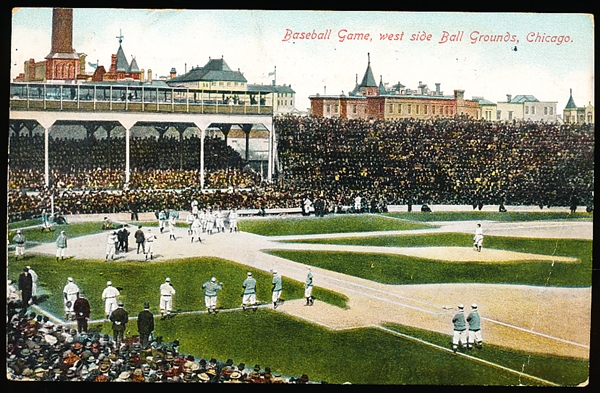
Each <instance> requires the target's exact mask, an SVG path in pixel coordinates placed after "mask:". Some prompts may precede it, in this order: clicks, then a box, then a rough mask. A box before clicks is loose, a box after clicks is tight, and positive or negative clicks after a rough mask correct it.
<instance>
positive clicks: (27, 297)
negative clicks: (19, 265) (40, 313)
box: [19, 267, 33, 310]
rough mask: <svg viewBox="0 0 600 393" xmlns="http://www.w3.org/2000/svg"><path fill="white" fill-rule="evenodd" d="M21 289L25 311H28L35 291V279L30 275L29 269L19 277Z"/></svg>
mask: <svg viewBox="0 0 600 393" xmlns="http://www.w3.org/2000/svg"><path fill="white" fill-rule="evenodd" d="M19 289H20V290H21V301H22V302H23V309H24V310H26V309H27V307H29V303H30V302H31V297H32V291H33V279H32V277H31V274H29V269H27V268H26V267H25V268H23V273H21V274H20V275H19Z"/></svg>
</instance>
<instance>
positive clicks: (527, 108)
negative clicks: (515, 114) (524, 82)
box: [525, 105, 529, 115]
mask: <svg viewBox="0 0 600 393" xmlns="http://www.w3.org/2000/svg"><path fill="white" fill-rule="evenodd" d="M525 114H526V115H528V114H529V107H528V106H527V105H525Z"/></svg>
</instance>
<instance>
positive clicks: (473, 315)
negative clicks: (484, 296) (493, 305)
mask: <svg viewBox="0 0 600 393" xmlns="http://www.w3.org/2000/svg"><path fill="white" fill-rule="evenodd" d="M467 322H468V323H469V337H468V343H467V348H469V349H472V348H473V346H476V347H477V348H481V346H482V343H483V338H482V337H481V319H480V318H479V312H477V304H472V305H471V312H470V313H469V315H468V316H467Z"/></svg>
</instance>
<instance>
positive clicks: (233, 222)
mask: <svg viewBox="0 0 600 393" xmlns="http://www.w3.org/2000/svg"><path fill="white" fill-rule="evenodd" d="M237 221H238V213H237V210H236V209H235V207H234V208H233V209H231V211H230V212H229V233H231V232H233V231H235V232H237V231H238V227H237Z"/></svg>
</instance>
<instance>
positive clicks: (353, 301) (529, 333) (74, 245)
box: [29, 222, 593, 359]
mask: <svg viewBox="0 0 600 393" xmlns="http://www.w3.org/2000/svg"><path fill="white" fill-rule="evenodd" d="M459 224H460V225H459ZM544 224H546V223H545V222H537V223H519V226H521V227H522V228H521V229H515V228H514V225H513V229H512V230H510V236H527V237H535V234H536V233H537V232H540V233H544V234H546V233H548V232H552V233H553V234H554V237H562V236H564V237H572V236H573V235H572V233H573V232H574V231H570V230H569V229H568V228H566V227H565V226H564V225H560V226H557V225H556V223H554V222H548V223H547V224H548V227H549V228H548V227H545V226H544ZM561 224H562V223H561ZM587 224H589V225H587ZM500 225H501V226H500V227H496V228H497V229H498V232H500V231H501V230H504V229H503V228H502V226H503V225H502V224H500ZM575 226H576V227H577V230H576V231H575V232H579V233H582V234H583V236H581V237H583V238H587V237H588V236H591V233H592V230H593V225H592V223H585V225H580V223H575ZM485 227H486V233H490V231H493V230H494V229H493V227H494V225H493V224H490V223H486V224H485ZM505 227H506V226H505ZM461 228H462V231H465V232H471V229H472V228H473V224H472V223H452V224H448V225H446V226H443V227H442V228H440V229H437V231H451V229H452V231H460V230H461ZM536 228H537V229H536ZM505 230H508V228H506V229H505ZM152 231H153V232H157V235H158V237H159V238H158V240H157V242H156V243H155V246H154V258H155V260H156V261H157V262H160V261H162V260H171V259H176V258H186V257H194V256H198V257H200V256H215V257H220V258H224V259H228V260H233V261H235V262H238V263H241V264H245V265H247V266H252V267H254V268H257V269H262V270H265V271H268V270H272V269H277V270H278V272H279V273H280V274H282V275H283V276H286V277H289V278H291V279H294V280H297V281H300V282H304V280H305V278H306V272H307V269H306V268H307V266H306V265H303V264H300V263H296V262H293V261H289V260H286V259H283V258H279V257H276V256H272V255H268V254H266V253H265V252H264V250H268V249H298V248H299V249H305V250H306V249H323V250H338V251H352V252H392V253H399V254H403V255H413V256H418V257H427V256H424V255H429V257H431V258H434V259H446V258H447V259H448V260H457V259H458V260H460V261H464V262H469V261H474V262H481V261H484V260H485V261H489V262H495V263H499V262H503V263H510V262H511V261H515V260H520V261H523V260H534V259H538V260H539V259H545V260H547V261H548V262H549V263H552V262H559V261H560V262H575V261H573V260H572V259H570V258H566V259H562V258H557V257H552V256H540V255H536V254H526V253H514V252H508V251H502V250H489V249H485V248H484V249H483V250H482V252H481V253H479V252H477V251H474V250H473V249H472V248H470V247H431V248H414V249H413V248H393V247H356V246H331V245H317V244H297V243H280V242H277V241H276V240H279V239H281V238H266V237H263V236H258V235H253V234H249V233H244V232H238V233H228V232H227V233H215V234H213V235H207V234H203V235H202V243H198V242H195V243H191V242H190V237H189V236H188V235H187V229H185V228H176V232H175V233H176V236H177V240H176V241H173V240H169V234H168V233H167V232H165V233H163V234H160V232H159V231H158V229H157V228H156V227H153V228H152ZM429 231H431V230H429ZM388 234H389V233H388ZM67 235H68V232H67ZM107 235H108V233H106V232H105V233H101V234H96V235H90V236H85V237H80V238H74V239H70V241H69V248H68V251H67V255H69V256H74V257H77V258H89V259H100V260H103V259H104V256H105V249H106V243H107V242H106V240H107ZM343 235H344V236H345V237H348V236H372V235H373V234H372V233H370V234H369V233H366V234H365V233H362V234H343ZM565 235H566V236H565ZM318 236H319V235H317V236H315V237H318ZM338 236H341V235H338ZM321 237H322V236H321ZM290 238H292V237H286V239H290ZM132 239H133V236H131V238H130V247H129V248H130V251H129V252H127V253H125V254H121V255H118V256H117V259H115V263H118V261H120V260H133V261H140V262H141V261H144V260H145V255H144V254H137V253H136V251H135V249H134V248H133V246H135V244H134V243H131V241H132ZM55 251H56V249H55V246H54V244H52V243H49V244H43V245H40V246H37V247H34V248H32V249H31V250H29V252H32V253H42V254H54V253H55ZM311 270H312V272H313V275H314V282H315V286H317V287H321V288H326V289H330V290H333V291H336V292H339V293H341V294H343V295H345V296H347V297H348V299H349V301H348V306H349V307H348V308H347V309H341V308H339V307H335V306H331V305H328V304H326V303H322V302H319V301H318V300H317V301H316V302H315V304H314V306H304V301H301V300H297V301H287V302H285V303H284V304H283V305H282V306H280V307H278V308H277V310H278V311H280V312H283V313H286V314H289V315H291V316H294V317H297V318H301V319H304V320H307V321H310V322H312V323H316V324H319V325H322V326H325V327H327V328H330V329H353V328H359V327H364V326H373V325H379V324H382V323H386V322H392V323H398V324H403V325H408V326H414V327H418V328H422V329H427V330H431V331H436V332H440V333H447V334H448V337H449V341H450V334H451V332H452V323H451V319H452V316H453V315H454V313H455V312H456V305H457V304H459V303H463V304H465V306H466V307H465V311H466V312H468V311H469V306H470V305H471V304H472V303H477V304H478V308H479V310H480V314H481V316H482V331H483V337H484V341H485V343H487V344H494V345H501V346H506V347H509V348H514V349H516V350H519V351H524V352H526V353H540V354H542V353H543V354H550V355H553V356H568V357H576V358H581V359H588V358H589V351H590V349H589V345H590V341H589V340H590V331H591V288H553V287H531V286H521V285H493V284H427V285H384V284H379V283H376V282H373V281H369V280H365V279H361V278H357V277H353V276H349V275H345V274H340V273H337V272H332V271H328V270H324V269H320V268H316V267H312V268H311ZM282 297H283V298H284V299H285V288H284V292H283V295H282ZM565 315H568V317H567V318H565ZM558 316H562V317H561V318H559V317H558Z"/></svg>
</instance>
